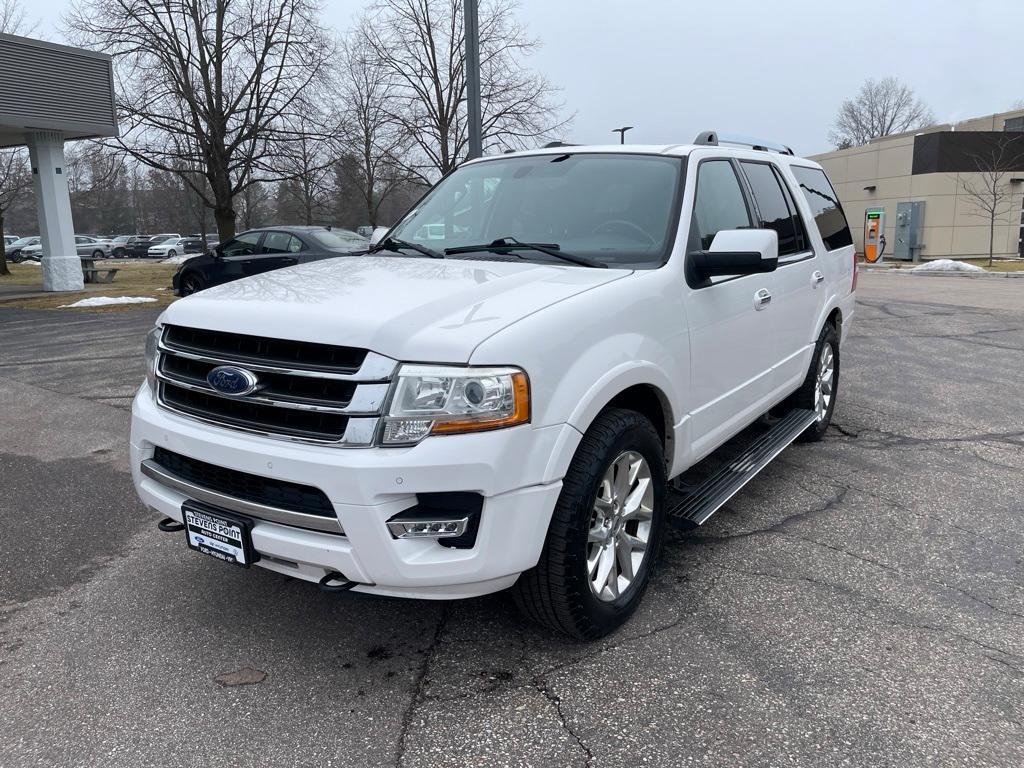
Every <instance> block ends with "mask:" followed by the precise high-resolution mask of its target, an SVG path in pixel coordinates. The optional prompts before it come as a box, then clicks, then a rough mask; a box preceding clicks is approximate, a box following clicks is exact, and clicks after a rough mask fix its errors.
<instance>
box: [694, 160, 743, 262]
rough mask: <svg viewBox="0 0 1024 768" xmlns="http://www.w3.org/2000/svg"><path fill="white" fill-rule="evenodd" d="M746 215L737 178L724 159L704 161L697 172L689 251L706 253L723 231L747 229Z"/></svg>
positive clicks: (730, 164)
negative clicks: (716, 236)
mask: <svg viewBox="0 0 1024 768" xmlns="http://www.w3.org/2000/svg"><path fill="white" fill-rule="evenodd" d="M749 228H750V215H749V214H748V213H747V204H746V202H745V201H744V200H743V191H742V190H741V189H740V182H739V179H737V178H736V172H735V171H734V170H733V169H732V163H730V162H729V161H728V160H706V161H705V162H703V163H701V164H700V170H699V171H698V173H697V199H696V203H695V204H694V207H693V223H692V225H691V227H690V243H691V245H690V248H691V249H699V250H704V251H706V250H708V249H709V248H710V247H711V243H712V241H713V240H714V239H715V235H717V234H718V233H719V232H720V231H722V230H723V229H749Z"/></svg>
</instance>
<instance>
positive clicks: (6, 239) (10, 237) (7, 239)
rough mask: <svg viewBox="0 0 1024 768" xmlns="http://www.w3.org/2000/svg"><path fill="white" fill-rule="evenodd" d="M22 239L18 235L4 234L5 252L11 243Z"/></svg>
mask: <svg viewBox="0 0 1024 768" xmlns="http://www.w3.org/2000/svg"><path fill="white" fill-rule="evenodd" d="M20 239H21V238H19V237H18V236H17V235H4V249H5V252H6V248H7V247H8V246H9V245H11V243H14V242H17V241H18V240H20Z"/></svg>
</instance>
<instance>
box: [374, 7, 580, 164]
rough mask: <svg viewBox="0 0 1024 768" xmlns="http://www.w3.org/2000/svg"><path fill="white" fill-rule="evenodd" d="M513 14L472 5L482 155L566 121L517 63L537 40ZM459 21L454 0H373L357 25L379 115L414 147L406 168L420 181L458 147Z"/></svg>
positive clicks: (548, 132) (462, 111) (460, 152)
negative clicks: (379, 90)
mask: <svg viewBox="0 0 1024 768" xmlns="http://www.w3.org/2000/svg"><path fill="white" fill-rule="evenodd" d="M515 10H516V3H515V2H514V0H484V2H482V3H481V6H480V9H479V20H480V79H481V101H482V112H483V137H484V147H485V150H486V149H491V150H503V149H520V148H523V147H525V146H527V144H528V143H530V142H532V141H536V140H537V139H538V138H541V137H549V136H552V135H554V134H555V133H556V132H558V131H559V130H561V129H562V128H564V127H565V126H566V125H567V124H568V122H569V120H567V119H562V118H560V117H559V116H558V115H559V105H557V104H555V103H554V102H553V101H552V99H553V98H554V95H555V89H554V88H553V87H552V85H551V84H550V83H549V82H548V81H547V79H546V78H544V77H543V76H541V75H538V74H536V73H534V72H530V71H529V70H527V69H525V67H524V66H523V63H522V60H523V59H524V58H525V57H527V56H529V55H530V54H531V53H532V52H533V51H534V50H535V49H536V48H537V46H538V43H537V41H536V40H534V39H532V38H530V37H528V36H527V35H526V32H525V30H524V29H523V28H522V27H521V26H520V25H519V24H518V22H517V21H516V19H515ZM462 22H463V19H462V0H376V2H375V3H374V4H373V5H371V6H370V9H369V11H368V12H367V13H366V14H365V15H364V16H363V18H362V20H361V22H360V24H359V27H358V34H359V37H360V41H359V43H358V46H359V47H360V48H362V50H363V52H364V54H365V56H366V59H367V62H368V63H369V64H370V65H371V66H372V67H374V68H379V72H380V73H381V76H382V77H384V78H385V82H386V83H387V95H388V98H387V99H386V101H385V102H384V105H383V106H384V109H385V110H386V112H387V117H388V118H389V119H390V120H391V121H392V122H393V123H394V124H395V125H396V126H398V127H399V128H401V129H402V130H403V132H404V133H405V135H406V136H407V137H408V138H409V139H410V140H411V142H412V145H413V148H414V149H415V150H416V151H415V153H414V156H413V158H412V159H411V160H407V161H406V162H405V163H404V165H405V169H406V171H407V172H408V173H409V174H410V175H415V176H418V177H419V178H420V179H421V180H422V181H424V182H429V181H432V180H434V179H435V178H436V177H437V176H438V175H439V174H445V173H447V172H448V171H450V170H452V169H453V168H455V167H456V166H457V165H458V164H459V163H460V162H462V160H463V159H464V157H465V154H466V151H467V144H468V126H467V121H466V67H465V64H466V62H465V33H464V29H463V23H462ZM375 76H376V75H375Z"/></svg>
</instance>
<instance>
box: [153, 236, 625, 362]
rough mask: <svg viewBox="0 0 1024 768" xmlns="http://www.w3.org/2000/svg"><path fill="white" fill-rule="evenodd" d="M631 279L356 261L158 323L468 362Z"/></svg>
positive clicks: (304, 270)
mask: <svg viewBox="0 0 1024 768" xmlns="http://www.w3.org/2000/svg"><path fill="white" fill-rule="evenodd" d="M629 274H631V272H630V271H629V270H621V269H588V268H585V267H574V266H566V267H563V266H561V265H555V264H551V265H549V264H534V263H530V262H504V261H494V262H491V261H468V260H456V259H452V260H445V261H441V260H434V259H428V258H406V257H399V256H356V257H344V258H337V259H326V260H324V261H315V262H311V263H309V264H303V265H301V266H296V267H290V268H287V269H279V270H276V271H273V272H267V273H264V274H262V275H257V276H255V277H249V278H245V279H242V280H236V281H234V282H231V283H227V284H225V285H221V286H218V287H216V288H209V289H207V290H205V291H202V292H201V293H197V294H194V295H193V296H189V297H188V298H186V299H182V300H181V301H178V302H176V303H174V304H172V305H171V306H170V307H168V308H167V310H166V312H165V313H164V314H163V316H162V322H165V323H171V324H176V325H185V326H192V327H198V328H212V329H216V330H222V331H229V332H234V333H245V334H250V335H254V336H268V337H276V338H286V339H296V340H301V341H315V342H320V343H324V344H340V345H344V346H351V347H360V348H364V349H369V350H372V351H374V352H377V353H379V354H382V355H387V356H388V357H393V358H395V359H396V360H402V361H407V362H450V363H464V362H468V361H469V358H470V355H471V354H472V352H473V350H474V349H475V348H476V346H477V345H478V344H480V342H482V341H483V340H484V339H486V338H488V337H489V336H492V335H493V334H495V333H497V332H498V331H500V330H501V329H502V328H505V327H507V326H509V325H511V324H513V323H515V322H516V321H517V320H520V319H522V318H524V317H526V316H527V315H530V314H533V313H534V312H537V311H538V310H541V309H543V308H544V307H547V306H550V305H552V304H556V303H558V302H560V301H564V300H565V299H568V298H569V297H571V296H575V295H577V294H579V293H582V292H584V291H588V290H591V289H592V288H596V287H597V286H600V285H604V284H605V283H609V282H612V281H614V280H619V279H621V278H623V277H626V276H628V275H629Z"/></svg>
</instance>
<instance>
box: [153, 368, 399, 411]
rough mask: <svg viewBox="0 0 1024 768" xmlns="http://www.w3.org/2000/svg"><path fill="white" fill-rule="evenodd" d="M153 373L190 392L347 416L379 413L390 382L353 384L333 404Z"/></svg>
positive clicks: (275, 406)
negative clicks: (348, 395)
mask: <svg viewBox="0 0 1024 768" xmlns="http://www.w3.org/2000/svg"><path fill="white" fill-rule="evenodd" d="M156 377H157V378H158V379H160V380H161V381H166V382H167V383H168V384H171V385H173V386H175V387H181V388H182V389H189V390H192V391H193V392H202V393H203V394H204V395H212V396H213V397H219V398H221V399H223V400H240V401H242V402H244V403H256V404H258V405H266V406H270V407H273V408H291V409H292V410H293V411H316V412H318V413H338V414H346V415H349V416H374V415H376V414H377V413H379V412H380V408H381V405H382V404H383V403H384V398H385V397H387V394H388V387H389V386H391V385H390V384H364V385H363V386H360V387H357V388H356V390H355V392H354V393H353V395H352V400H351V401H349V404H348V405H344V406H336V405H316V404H315V403H301V402H296V401H292V400H278V399H275V398H272V397H264V396H262V395H258V394H254V395H226V394H224V393H223V392H218V391H217V390H215V389H214V388H213V387H204V386H202V385H200V384H196V383H194V382H191V381H186V380H184V379H179V378H178V377H176V376H170V375H168V374H166V373H164V372H163V371H162V370H160V369H159V368H158V369H157V372H156Z"/></svg>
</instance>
